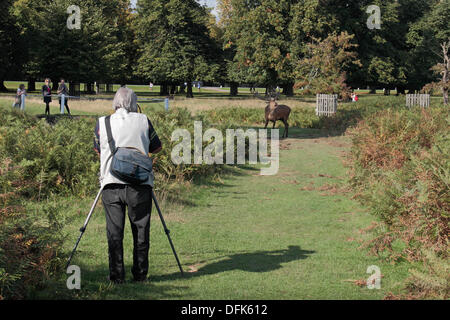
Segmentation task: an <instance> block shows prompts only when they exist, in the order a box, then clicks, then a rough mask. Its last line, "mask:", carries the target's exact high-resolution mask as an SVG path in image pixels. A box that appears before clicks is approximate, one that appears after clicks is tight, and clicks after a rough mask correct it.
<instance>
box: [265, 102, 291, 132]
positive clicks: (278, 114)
mask: <svg viewBox="0 0 450 320" xmlns="http://www.w3.org/2000/svg"><path fill="white" fill-rule="evenodd" d="M267 102H268V105H267V107H266V126H265V127H264V129H267V126H268V125H269V121H272V122H273V129H275V125H276V123H277V121H283V123H284V127H285V129H284V133H283V138H287V137H288V135H289V123H288V120H289V116H290V115H291V108H289V107H288V106H285V105H279V104H278V103H277V98H276V97H273V96H272V97H271V98H270V100H269V101H267Z"/></svg>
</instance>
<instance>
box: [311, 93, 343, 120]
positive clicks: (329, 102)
mask: <svg viewBox="0 0 450 320" xmlns="http://www.w3.org/2000/svg"><path fill="white" fill-rule="evenodd" d="M337 106H338V95H337V94H318V95H317V106H316V114H317V115H318V116H319V117H321V116H327V117H329V116H332V115H334V114H336V112H337Z"/></svg>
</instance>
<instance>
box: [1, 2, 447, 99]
mask: <svg viewBox="0 0 450 320" xmlns="http://www.w3.org/2000/svg"><path fill="white" fill-rule="evenodd" d="M1 3H2V8H3V9H2V12H1V21H0V28H1V29H0V43H1V45H0V50H1V54H0V59H1V61H0V65H1V66H2V67H1V69H0V87H1V88H0V89H3V90H5V89H6V88H5V87H4V85H3V81H4V80H27V81H29V83H30V85H29V86H30V88H29V89H31V90H32V89H34V85H33V84H34V82H35V81H38V80H42V79H43V78H45V77H50V78H51V79H54V80H56V79H59V78H60V77H64V78H66V79H67V80H68V82H78V83H79V82H81V83H88V84H93V83H94V82H100V83H131V82H133V83H148V82H150V81H152V82H153V83H157V84H160V85H161V94H167V93H168V92H169V91H170V90H175V86H178V85H182V84H184V83H187V84H188V86H187V88H186V94H187V96H188V97H192V95H193V93H192V87H191V83H192V81H203V82H204V83H207V84H211V85H220V84H223V85H229V86H230V87H231V94H232V95H233V94H237V90H238V89H237V88H238V86H239V85H249V86H253V85H257V86H263V87H266V88H268V89H270V88H274V87H277V86H279V87H280V88H282V89H283V93H284V94H287V95H292V94H293V92H294V91H293V89H294V88H304V89H307V90H306V92H312V93H314V92H319V91H320V92H322V93H326V92H330V93H331V92H334V93H341V94H345V92H346V91H348V90H349V88H371V89H372V90H375V89H377V88H378V89H383V88H384V89H386V93H387V94H388V93H389V90H391V89H395V88H397V89H398V91H399V92H400V93H404V92H405V91H407V90H408V91H419V90H426V91H430V90H434V91H436V92H439V93H441V92H442V91H443V89H444V96H445V95H448V93H445V92H447V91H448V78H449V76H448V73H449V70H448V67H449V60H448V49H449V44H450V28H449V23H448V21H450V0H429V1H422V0H398V1H397V0H383V1H381V0H370V1H369V0H354V1H338V0H220V1H218V7H219V8H218V9H219V13H220V14H219V17H218V18H216V17H215V16H214V15H213V14H212V13H211V8H207V7H205V6H204V5H201V4H199V3H198V2H197V1H195V0H139V1H138V2H137V8H134V9H133V8H131V7H130V2H129V1H127V0H79V1H77V3H76V5H78V6H79V7H80V9H81V10H80V12H81V28H80V29H72V30H70V29H69V28H67V26H66V25H67V19H68V17H69V16H70V14H68V13H67V8H68V7H69V6H70V5H72V4H73V2H72V1H69V0H55V1H49V2H42V1H38V0H1ZM370 5H378V6H379V7H380V9H381V12H380V14H381V26H380V29H377V28H375V29H370V28H368V25H367V22H368V20H370V19H371V18H370V17H371V15H372V13H371V12H370V11H369V12H368V10H367V9H368V7H369V6H370ZM54 82H55V84H56V83H57V81H54ZM424 86H425V88H424ZM182 90H184V88H182Z"/></svg>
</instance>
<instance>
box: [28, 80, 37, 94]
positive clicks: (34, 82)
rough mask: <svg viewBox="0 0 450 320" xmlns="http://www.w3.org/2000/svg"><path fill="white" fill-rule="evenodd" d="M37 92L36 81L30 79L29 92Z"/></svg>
mask: <svg viewBox="0 0 450 320" xmlns="http://www.w3.org/2000/svg"><path fill="white" fill-rule="evenodd" d="M31 91H36V79H34V78H28V92H31Z"/></svg>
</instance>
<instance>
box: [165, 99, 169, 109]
mask: <svg viewBox="0 0 450 320" xmlns="http://www.w3.org/2000/svg"><path fill="white" fill-rule="evenodd" d="M164 108H165V109H166V112H168V111H169V98H165V99H164Z"/></svg>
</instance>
